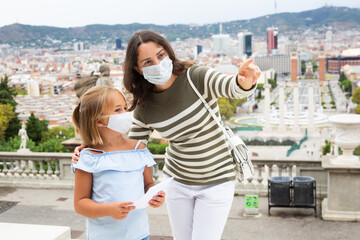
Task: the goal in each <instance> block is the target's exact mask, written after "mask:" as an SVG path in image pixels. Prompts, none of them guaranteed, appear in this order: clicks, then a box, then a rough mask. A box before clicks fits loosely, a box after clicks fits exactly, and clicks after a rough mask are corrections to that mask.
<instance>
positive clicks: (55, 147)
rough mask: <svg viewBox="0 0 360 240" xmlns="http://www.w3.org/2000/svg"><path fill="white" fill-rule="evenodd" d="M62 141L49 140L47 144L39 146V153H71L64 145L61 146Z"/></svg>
mask: <svg viewBox="0 0 360 240" xmlns="http://www.w3.org/2000/svg"><path fill="white" fill-rule="evenodd" d="M61 142H62V140H61V139H56V138H55V139H54V138H53V139H49V140H47V141H46V142H43V143H40V144H39V152H69V149H66V148H65V147H64V145H62V144H61Z"/></svg>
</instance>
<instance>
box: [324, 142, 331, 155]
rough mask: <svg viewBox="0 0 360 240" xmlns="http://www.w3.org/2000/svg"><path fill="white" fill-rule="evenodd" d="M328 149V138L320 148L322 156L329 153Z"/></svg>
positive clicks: (329, 146) (329, 145)
mask: <svg viewBox="0 0 360 240" xmlns="http://www.w3.org/2000/svg"><path fill="white" fill-rule="evenodd" d="M330 151H331V142H329V141H328V140H325V146H324V147H323V149H322V154H323V156H325V155H326V154H328V153H330Z"/></svg>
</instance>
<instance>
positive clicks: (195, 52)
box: [193, 45, 202, 59]
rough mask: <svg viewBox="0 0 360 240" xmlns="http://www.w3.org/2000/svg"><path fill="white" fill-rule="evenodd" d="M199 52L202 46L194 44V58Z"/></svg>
mask: <svg viewBox="0 0 360 240" xmlns="http://www.w3.org/2000/svg"><path fill="white" fill-rule="evenodd" d="M201 52H202V46H201V45H196V46H194V48H193V54H194V59H196V58H197V57H198V56H199V54H200V53H201Z"/></svg>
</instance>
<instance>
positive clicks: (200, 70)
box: [190, 64, 211, 79]
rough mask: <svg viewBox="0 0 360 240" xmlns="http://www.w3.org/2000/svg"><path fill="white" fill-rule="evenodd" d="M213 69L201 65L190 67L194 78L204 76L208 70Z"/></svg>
mask: <svg viewBox="0 0 360 240" xmlns="http://www.w3.org/2000/svg"><path fill="white" fill-rule="evenodd" d="M209 69H211V68H210V67H208V66H200V65H196V64H194V65H192V66H191V68H190V77H191V79H193V78H201V79H202V78H204V77H205V75H206V73H207V71H208V70H209Z"/></svg>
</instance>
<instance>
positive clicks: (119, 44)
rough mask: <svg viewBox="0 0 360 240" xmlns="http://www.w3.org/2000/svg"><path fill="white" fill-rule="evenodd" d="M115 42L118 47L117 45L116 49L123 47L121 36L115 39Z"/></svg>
mask: <svg viewBox="0 0 360 240" xmlns="http://www.w3.org/2000/svg"><path fill="white" fill-rule="evenodd" d="M115 44H116V47H115V49H116V50H118V49H122V48H121V39H119V38H118V39H116V40H115Z"/></svg>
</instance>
